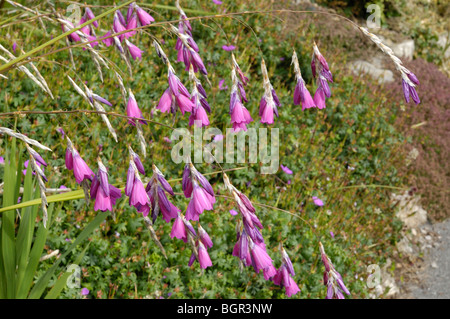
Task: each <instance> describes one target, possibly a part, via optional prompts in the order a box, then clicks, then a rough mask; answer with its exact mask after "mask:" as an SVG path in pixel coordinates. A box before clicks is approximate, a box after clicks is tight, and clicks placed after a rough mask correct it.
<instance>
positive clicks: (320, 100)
mask: <svg viewBox="0 0 450 319" xmlns="http://www.w3.org/2000/svg"><path fill="white" fill-rule="evenodd" d="M311 70H312V73H313V76H314V77H315V78H317V90H316V93H315V94H314V103H315V105H316V106H317V107H318V108H319V109H324V108H325V107H326V105H325V98H326V97H327V98H329V97H330V96H331V91H330V87H329V86H328V82H333V77H332V74H331V72H330V69H329V67H328V63H327V61H326V60H325V58H324V57H323V55H322V54H321V53H320V51H319V48H318V47H317V45H316V44H315V43H314V46H313V56H312V59H311Z"/></svg>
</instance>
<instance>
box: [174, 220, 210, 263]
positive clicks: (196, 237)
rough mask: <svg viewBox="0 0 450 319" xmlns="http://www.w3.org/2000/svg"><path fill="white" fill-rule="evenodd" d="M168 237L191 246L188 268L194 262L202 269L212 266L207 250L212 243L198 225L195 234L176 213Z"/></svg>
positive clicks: (189, 225) (190, 225)
mask: <svg viewBox="0 0 450 319" xmlns="http://www.w3.org/2000/svg"><path fill="white" fill-rule="evenodd" d="M170 237H171V238H174V237H176V238H178V239H181V240H182V241H184V242H185V243H189V244H190V245H191V248H192V254H191V257H190V258H189V263H188V266H189V267H190V266H192V265H193V263H194V261H196V260H197V261H198V262H199V264H200V267H201V268H202V269H206V268H207V267H210V266H212V262H211V258H210V257H209V254H208V251H207V250H208V248H211V247H212V246H213V243H212V241H211V238H210V237H209V235H208V233H207V232H206V231H205V230H204V229H203V228H202V226H201V225H200V224H198V232H196V231H195V229H194V227H192V224H191V223H190V222H189V221H188V220H187V219H186V218H185V217H184V216H183V214H181V213H180V212H179V211H178V212H177V217H176V219H175V221H174V223H173V225H172V231H171V232H170Z"/></svg>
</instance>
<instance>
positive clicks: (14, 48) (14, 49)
mask: <svg viewBox="0 0 450 319" xmlns="http://www.w3.org/2000/svg"><path fill="white" fill-rule="evenodd" d="M16 48H17V43H16V42H14V43H13V46H12V49H13V51H14V54H16Z"/></svg>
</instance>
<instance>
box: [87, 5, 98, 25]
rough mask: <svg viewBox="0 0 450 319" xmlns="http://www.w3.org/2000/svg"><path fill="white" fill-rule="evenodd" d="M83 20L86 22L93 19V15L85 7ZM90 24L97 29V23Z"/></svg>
mask: <svg viewBox="0 0 450 319" xmlns="http://www.w3.org/2000/svg"><path fill="white" fill-rule="evenodd" d="M84 19H85V20H86V21H89V20H92V19H95V15H94V13H93V12H92V10H91V9H90V8H89V7H86V8H85V9H84ZM92 24H93V25H94V27H96V28H98V21H94V22H92Z"/></svg>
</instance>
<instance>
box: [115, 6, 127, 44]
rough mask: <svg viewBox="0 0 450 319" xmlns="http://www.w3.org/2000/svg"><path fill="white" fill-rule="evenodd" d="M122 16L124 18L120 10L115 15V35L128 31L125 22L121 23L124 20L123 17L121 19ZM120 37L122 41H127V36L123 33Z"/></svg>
mask: <svg viewBox="0 0 450 319" xmlns="http://www.w3.org/2000/svg"><path fill="white" fill-rule="evenodd" d="M120 16H122V13H121V12H120V11H119V10H117V11H116V12H115V13H114V21H113V30H114V32H115V33H119V32H122V31H125V30H126V29H127V28H125V21H121V20H124V18H123V16H122V17H121V18H120ZM118 37H119V39H120V41H123V39H125V34H124V33H122V34H120V35H119V36H118Z"/></svg>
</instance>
